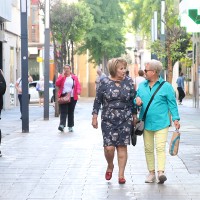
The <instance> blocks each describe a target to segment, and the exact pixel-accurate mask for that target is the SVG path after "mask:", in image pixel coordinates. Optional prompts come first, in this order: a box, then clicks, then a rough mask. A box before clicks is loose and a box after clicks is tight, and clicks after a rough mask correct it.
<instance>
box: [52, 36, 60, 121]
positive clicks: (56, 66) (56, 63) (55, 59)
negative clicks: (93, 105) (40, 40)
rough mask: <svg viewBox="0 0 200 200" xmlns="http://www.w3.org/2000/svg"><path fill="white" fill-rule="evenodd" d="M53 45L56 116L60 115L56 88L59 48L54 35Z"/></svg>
mask: <svg viewBox="0 0 200 200" xmlns="http://www.w3.org/2000/svg"><path fill="white" fill-rule="evenodd" d="M53 46H54V66H55V73H54V81H53V82H54V87H55V105H54V108H55V113H54V116H55V117H59V106H58V99H57V93H58V91H57V88H56V85H55V82H56V79H57V77H58V66H59V65H58V55H57V48H56V41H55V38H54V37H53Z"/></svg>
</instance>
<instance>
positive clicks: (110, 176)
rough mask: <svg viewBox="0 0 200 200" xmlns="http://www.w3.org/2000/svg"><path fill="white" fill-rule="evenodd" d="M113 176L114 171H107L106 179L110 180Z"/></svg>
mask: <svg viewBox="0 0 200 200" xmlns="http://www.w3.org/2000/svg"><path fill="white" fill-rule="evenodd" d="M111 178H112V172H106V174H105V179H106V180H107V181H109V180H110V179H111Z"/></svg>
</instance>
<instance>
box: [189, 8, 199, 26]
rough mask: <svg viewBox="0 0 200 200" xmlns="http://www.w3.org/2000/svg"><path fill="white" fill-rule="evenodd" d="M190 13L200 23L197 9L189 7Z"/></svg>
mask: <svg viewBox="0 0 200 200" xmlns="http://www.w3.org/2000/svg"><path fill="white" fill-rule="evenodd" d="M188 15H189V17H190V18H191V19H192V20H193V21H194V22H195V23H196V24H200V15H198V10H197V9H189V10H188Z"/></svg>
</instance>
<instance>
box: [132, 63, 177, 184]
mask: <svg viewBox="0 0 200 200" xmlns="http://www.w3.org/2000/svg"><path fill="white" fill-rule="evenodd" d="M161 70H162V63H161V62H160V61H157V60H151V61H149V62H147V64H146V66H145V70H144V72H145V75H146V80H145V81H144V82H142V83H140V85H139V88H138V90H137V96H136V99H135V102H136V104H137V106H140V107H141V109H140V115H139V118H140V120H141V119H142V117H143V115H144V112H145V110H146V107H147V105H148V103H149V100H150V99H151V97H152V95H153V94H154V92H155V91H156V90H157V88H158V87H159V85H160V84H161V83H162V82H163V81H164V80H163V78H162V77H161V76H160V72H161ZM169 111H170V113H171V115H172V120H173V122H174V126H175V128H176V129H177V130H178V129H179V128H180V124H179V120H180V117H179V113H178V108H177V103H176V97H175V91H174V89H173V87H172V85H171V84H170V83H168V82H165V83H164V84H163V85H162V87H161V88H160V90H159V91H158V92H157V93H156V95H155V96H154V99H153V101H152V103H151V105H150V106H149V109H148V111H147V114H146V118H145V125H144V133H143V139H144V150H145V157H146V162H147V168H148V170H149V174H148V176H147V178H146V180H145V182H146V183H153V182H154V181H155V180H156V174H155V171H156V166H155V160H156V159H155V155H154V151H155V150H154V146H155V147H156V155H157V173H158V174H157V182H158V183H160V184H163V183H164V182H165V181H166V180H167V177H166V175H165V162H166V150H165V148H166V142H167V135H168V129H169V126H170V118H169ZM154 140H155V142H154ZM154 143H155V144H154Z"/></svg>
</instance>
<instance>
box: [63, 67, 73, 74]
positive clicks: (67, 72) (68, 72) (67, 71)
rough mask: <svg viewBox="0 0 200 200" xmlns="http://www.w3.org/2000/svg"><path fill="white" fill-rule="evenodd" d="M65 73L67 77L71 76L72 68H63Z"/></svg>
mask: <svg viewBox="0 0 200 200" xmlns="http://www.w3.org/2000/svg"><path fill="white" fill-rule="evenodd" d="M63 73H64V74H65V75H70V74H71V68H70V67H69V66H67V65H65V66H64V67H63Z"/></svg>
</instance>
